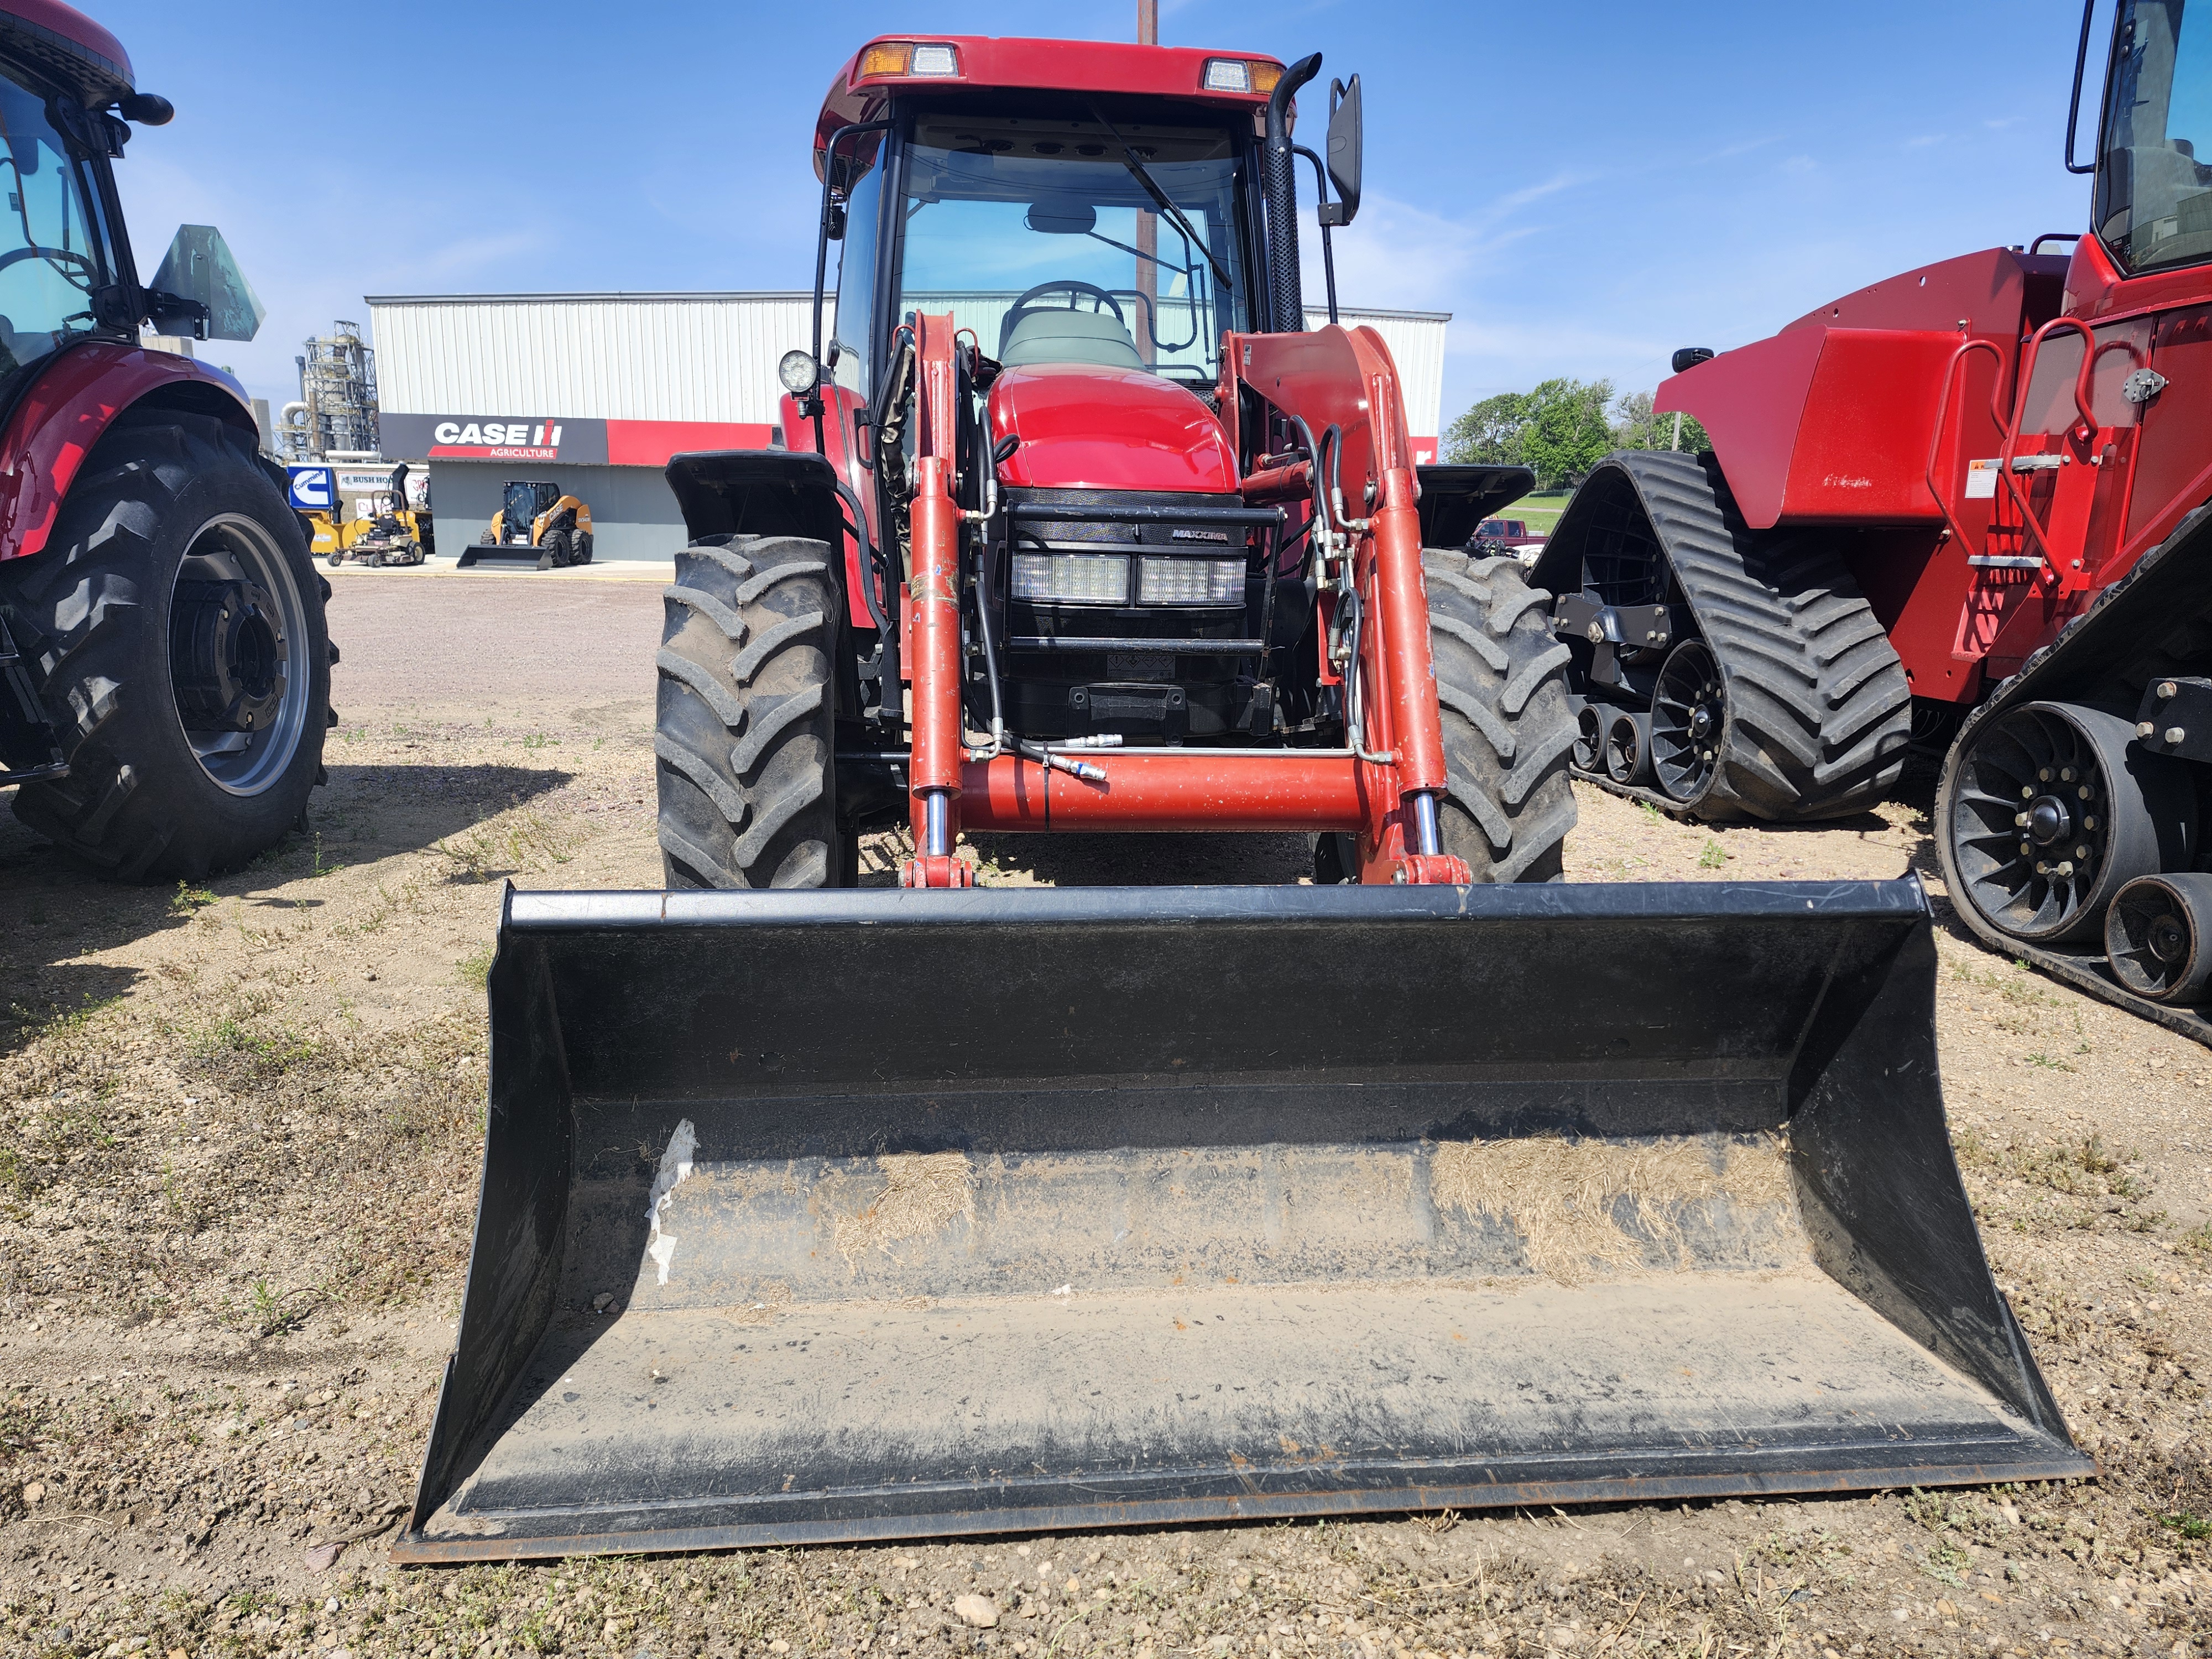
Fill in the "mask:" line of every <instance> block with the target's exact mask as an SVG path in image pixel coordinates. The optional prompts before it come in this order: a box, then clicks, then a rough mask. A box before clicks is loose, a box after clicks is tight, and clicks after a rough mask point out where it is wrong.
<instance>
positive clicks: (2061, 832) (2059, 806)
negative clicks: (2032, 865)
mask: <svg viewBox="0 0 2212 1659" xmlns="http://www.w3.org/2000/svg"><path fill="white" fill-rule="evenodd" d="M2073 829H2074V815H2073V814H2072V813H2070V812H2069V811H2067V810H2066V803H2065V802H2064V801H2063V800H2060V799H2058V798H2057V796H2056V795H2039V796H2037V797H2036V798H2035V799H2034V800H2033V802H2032V803H2030V805H2029V806H2028V809H2027V837H2028V839H2029V840H2030V841H2032V842H2034V843H2035V844H2036V845H2037V846H2039V847H2048V846H2050V845H2051V842H2055V841H2057V840H2060V839H2062V838H2063V837H2064V836H2068V835H2070V834H2072V833H2073Z"/></svg>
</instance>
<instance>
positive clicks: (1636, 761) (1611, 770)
mask: <svg viewBox="0 0 2212 1659" xmlns="http://www.w3.org/2000/svg"><path fill="white" fill-rule="evenodd" d="M1605 775H1606V776H1607V777H1609V778H1611V779H1612V780H1613V781H1614V782H1615V783H1619V784H1626V785H1628V786H1630V787H1634V786H1636V785H1638V784H1645V783H1649V782H1650V781H1651V716H1650V715H1649V714H1643V713H1641V712H1639V711H1637V710H1634V709H1628V708H1616V709H1615V710H1613V715H1612V717H1611V718H1610V719H1609V720H1607V721H1606V725H1605Z"/></svg>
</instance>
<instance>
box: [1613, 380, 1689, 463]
mask: <svg viewBox="0 0 2212 1659" xmlns="http://www.w3.org/2000/svg"><path fill="white" fill-rule="evenodd" d="M1651 401H1652V398H1651V393H1650V392H1630V393H1629V394H1628V395H1627V396H1626V397H1625V398H1622V399H1621V400H1620V402H1619V403H1617V404H1614V405H1613V416H1614V421H1615V424H1614V426H1613V447H1614V448H1615V449H1674V448H1678V447H1679V448H1680V449H1681V450H1682V451H1683V452H1684V453H1686V454H1691V455H1694V454H1696V453H1698V452H1699V450H1705V449H1711V447H1713V441H1712V440H1711V438H1709V437H1707V436H1706V435H1705V428H1703V427H1701V426H1699V424H1698V422H1697V421H1696V420H1695V418H1693V417H1692V416H1688V415H1685V416H1682V438H1681V442H1680V444H1679V445H1677V444H1676V442H1675V441H1674V416H1673V415H1672V414H1667V413H1662V412H1660V411H1658V410H1654V409H1653V408H1652V407H1651Z"/></svg>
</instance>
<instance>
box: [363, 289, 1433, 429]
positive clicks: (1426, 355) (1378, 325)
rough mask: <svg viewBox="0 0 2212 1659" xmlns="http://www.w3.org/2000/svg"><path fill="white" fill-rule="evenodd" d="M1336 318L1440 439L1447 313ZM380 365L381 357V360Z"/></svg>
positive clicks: (1410, 425)
mask: <svg viewBox="0 0 2212 1659" xmlns="http://www.w3.org/2000/svg"><path fill="white" fill-rule="evenodd" d="M1336 315H1337V320H1338V321H1340V323H1342V324H1343V325H1344V326H1345V327H1346V328H1357V327H1358V326H1359V325H1362V324H1364V325H1366V326H1368V327H1369V328H1371V329H1373V330H1374V331H1376V333H1377V334H1380V335H1381V336H1382V337H1383V344H1384V345H1387V346H1389V348H1390V356H1391V360H1392V361H1393V362H1395V363H1396V364H1397V365H1398V386H1399V390H1400V391H1401V392H1403V393H1404V394H1405V398H1406V426H1407V431H1408V432H1409V434H1410V435H1412V436H1413V437H1416V438H1435V437H1440V436H1442V435H1443V418H1444V325H1445V324H1446V323H1448V322H1449V321H1450V320H1451V315H1450V313H1449V312H1407V311H1357V310H1354V309H1353V308H1352V307H1349V306H1339V307H1337V308H1336ZM1327 322H1328V310H1327V309H1326V308H1323V309H1322V310H1320V311H1315V310H1312V309H1308V311H1307V312H1306V326H1307V327H1308V328H1320V327H1322V325H1324V324H1326V323H1327ZM379 361H381V359H380V360H379Z"/></svg>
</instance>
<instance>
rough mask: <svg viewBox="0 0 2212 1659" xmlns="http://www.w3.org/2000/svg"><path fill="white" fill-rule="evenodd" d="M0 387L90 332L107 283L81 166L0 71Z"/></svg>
mask: <svg viewBox="0 0 2212 1659" xmlns="http://www.w3.org/2000/svg"><path fill="white" fill-rule="evenodd" d="M0 140H4V143H5V146H6V147H5V149H0V179H4V185H5V189H6V191H7V210H6V211H5V212H4V213H0V387H4V386H5V385H6V384H7V382H8V381H9V380H12V379H13V378H14V377H15V374H17V373H19V372H20V371H21V369H22V368H24V367H25V366H26V365H27V364H30V363H33V362H37V361H38V360H39V359H40V358H41V357H44V356H46V355H47V354H48V353H49V352H51V351H52V350H54V349H56V348H58V347H59V346H60V345H62V344H64V343H65V342H67V341H69V340H70V339H71V338H73V337H76V336H77V335H80V334H83V333H86V332H88V331H90V329H91V328H92V326H93V317H92V299H91V295H92V291H93V289H95V288H100V287H102V286H104V285H105V284H106V283H107V282H108V280H109V278H108V276H107V274H106V264H105V260H104V258H103V257H102V254H101V250H100V239H99V237H98V236H97V235H96V234H94V229H93V226H94V219H93V216H92V210H91V205H90V204H91V190H90V186H89V184H88V180H87V179H86V177H85V171H84V167H83V166H82V164H81V163H80V162H78V161H76V160H75V159H73V158H72V157H71V156H70V154H69V152H68V150H67V149H64V147H63V143H62V140H61V137H60V136H59V135H58V134H57V133H56V132H55V131H54V129H53V126H52V124H51V123H50V122H48V120H47V119H46V97H45V95H44V94H41V93H39V92H35V91H33V90H32V89H31V88H29V87H27V86H26V85H25V84H24V83H23V82H21V81H18V80H17V79H16V78H15V76H14V75H13V74H11V73H10V72H9V70H6V69H5V68H0Z"/></svg>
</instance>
